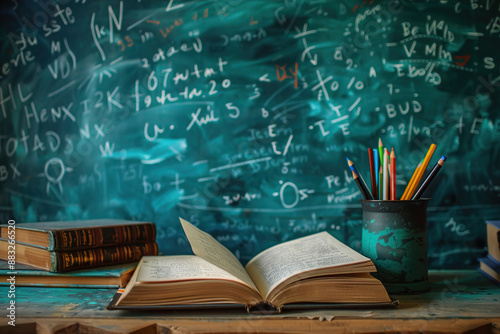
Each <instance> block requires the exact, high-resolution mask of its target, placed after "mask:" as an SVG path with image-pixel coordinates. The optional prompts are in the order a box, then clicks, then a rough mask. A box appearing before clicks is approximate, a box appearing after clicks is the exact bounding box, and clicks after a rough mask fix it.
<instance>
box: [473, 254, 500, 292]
mask: <svg viewBox="0 0 500 334" xmlns="http://www.w3.org/2000/svg"><path fill="white" fill-rule="evenodd" d="M478 260H479V271H480V272H481V273H482V274H483V275H484V276H486V278H488V279H489V280H490V281H492V282H493V283H495V284H496V285H498V286H500V262H499V261H497V259H495V258H494V257H493V256H491V255H490V254H488V256H486V257H482V258H479V259H478Z"/></svg>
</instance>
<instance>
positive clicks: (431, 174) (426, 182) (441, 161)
mask: <svg viewBox="0 0 500 334" xmlns="http://www.w3.org/2000/svg"><path fill="white" fill-rule="evenodd" d="M445 161H446V157H445V156H444V155H443V156H442V157H441V159H439V161H438V162H437V163H436V164H435V165H434V167H433V168H432V170H431V171H430V172H429V175H427V177H426V178H425V180H424V182H422V185H421V186H420V189H418V190H417V192H416V193H415V195H413V197H412V200H416V199H419V198H420V197H421V196H422V195H423V194H424V191H425V190H426V189H427V187H428V186H429V184H431V182H432V180H434V177H435V176H436V174H437V173H438V172H439V171H440V170H441V167H443V165H444V162H445Z"/></svg>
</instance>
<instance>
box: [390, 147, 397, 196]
mask: <svg viewBox="0 0 500 334" xmlns="http://www.w3.org/2000/svg"><path fill="white" fill-rule="evenodd" d="M391 200H392V201H395V200H396V154H395V153H394V147H393V148H392V150H391Z"/></svg>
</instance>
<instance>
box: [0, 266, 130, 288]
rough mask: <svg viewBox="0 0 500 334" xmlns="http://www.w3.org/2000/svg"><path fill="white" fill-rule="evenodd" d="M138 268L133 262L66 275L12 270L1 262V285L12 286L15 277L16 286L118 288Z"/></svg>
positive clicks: (23, 269)
mask: <svg viewBox="0 0 500 334" xmlns="http://www.w3.org/2000/svg"><path fill="white" fill-rule="evenodd" d="M136 266H137V262H132V263H125V264H117V265H113V266H105V267H98V268H92V269H83V270H75V271H71V272H65V273H51V272H48V271H45V270H36V269H33V268H32V267H30V266H26V265H22V264H15V266H14V269H13V270H10V269H9V268H10V266H9V265H8V263H7V261H0V285H10V282H9V281H7V279H9V278H10V277H12V276H13V275H14V276H15V278H16V279H15V281H16V286H43V287H61V288H76V287H78V288H89V287H91V288H118V287H124V286H125V285H126V284H127V282H128V281H129V280H130V277H131V276H132V273H133V272H134V269H135V267H136Z"/></svg>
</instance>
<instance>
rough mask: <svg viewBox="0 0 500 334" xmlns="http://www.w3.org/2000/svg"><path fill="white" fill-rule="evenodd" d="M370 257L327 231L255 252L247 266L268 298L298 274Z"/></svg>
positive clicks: (365, 259)
mask: <svg viewBox="0 0 500 334" xmlns="http://www.w3.org/2000/svg"><path fill="white" fill-rule="evenodd" d="M366 261H370V260H369V259H368V258H366V257H364V256H363V255H361V254H359V253H358V252H356V251H354V250H352V249H351V248H349V247H347V246H346V245H344V244H343V243H341V242H340V241H338V240H337V239H335V238H334V237H333V236H331V235H330V234H328V233H327V232H321V233H317V234H313V235H311V236H307V237H304V238H300V239H296V240H292V241H288V242H285V243H282V244H279V245H276V246H274V247H271V248H269V249H267V250H265V251H263V252H261V253H260V254H258V255H257V256H255V257H254V258H253V259H252V260H250V262H249V263H248V264H247V265H246V270H247V272H248V273H249V274H250V276H251V277H252V279H253V281H254V282H255V284H256V285H257V287H258V288H259V291H260V292H261V294H262V296H265V299H267V297H268V295H269V292H271V291H272V289H274V288H275V287H276V286H277V285H278V284H280V283H281V282H283V281H284V280H286V279H287V278H290V277H292V276H294V275H297V274H300V273H303V272H306V271H311V270H316V269H321V268H327V267H333V266H339V267H340V266H343V265H346V264H353V263H360V262H366Z"/></svg>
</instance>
